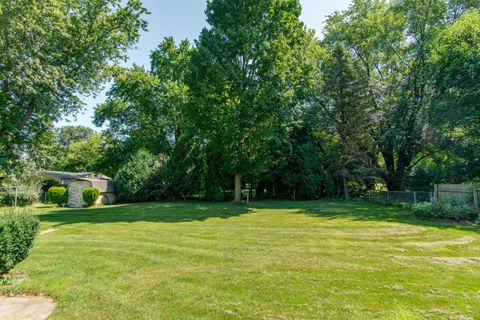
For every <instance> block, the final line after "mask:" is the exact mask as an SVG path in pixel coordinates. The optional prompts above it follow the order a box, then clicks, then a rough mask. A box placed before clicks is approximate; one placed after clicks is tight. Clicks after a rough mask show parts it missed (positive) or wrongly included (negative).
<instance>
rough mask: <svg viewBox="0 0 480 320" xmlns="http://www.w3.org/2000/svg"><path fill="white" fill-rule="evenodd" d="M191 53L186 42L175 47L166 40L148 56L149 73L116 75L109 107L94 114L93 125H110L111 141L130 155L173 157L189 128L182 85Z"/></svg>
mask: <svg viewBox="0 0 480 320" xmlns="http://www.w3.org/2000/svg"><path fill="white" fill-rule="evenodd" d="M191 50H192V49H191V43H190V42H189V41H187V40H185V41H182V42H180V43H179V44H178V45H176V43H175V41H174V40H173V38H165V39H164V40H163V41H162V43H161V44H160V45H159V46H158V47H157V49H155V50H154V51H153V52H152V54H151V56H150V58H151V70H150V71H146V70H145V69H143V68H141V67H138V66H134V67H132V68H130V69H123V68H118V69H117V70H116V72H115V74H114V77H113V85H112V88H111V89H110V91H109V92H108V99H107V101H106V102H105V103H104V104H101V105H99V106H98V107H97V108H96V111H95V123H96V124H97V125H98V126H102V125H104V124H106V125H107V128H106V134H107V136H108V137H110V140H113V141H117V142H118V141H120V142H122V145H123V146H124V147H126V148H127V149H129V150H130V151H131V152H134V151H136V150H138V149H142V148H143V149H147V150H149V151H151V152H153V153H155V154H158V153H164V154H170V153H171V151H172V150H173V148H174V145H175V142H176V141H178V140H179V139H180V138H181V135H182V131H183V130H185V127H186V124H185V121H184V120H183V119H184V109H185V106H186V104H187V103H188V102H189V95H188V87H187V85H186V84H185V82H184V80H185V75H186V73H187V72H188V70H189V69H188V68H189V63H190V55H191Z"/></svg>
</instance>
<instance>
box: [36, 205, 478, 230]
mask: <svg viewBox="0 0 480 320" xmlns="http://www.w3.org/2000/svg"><path fill="white" fill-rule="evenodd" d="M255 209H278V210H292V212H291V214H304V215H309V216H312V217H322V218H326V219H330V220H335V219H351V220H355V221H378V222H394V223H404V224H411V225H416V226H424V227H435V228H440V229H456V230H462V231H469V232H477V233H480V227H478V226H472V225H462V224H455V223H453V222H448V221H425V220H420V219H415V218H414V217H413V215H412V212H411V210H409V209H400V208H397V207H391V206H384V205H381V204H375V203H370V202H363V201H327V200H321V201H279V200H271V201H258V202H252V203H250V205H247V204H234V203H211V202H156V203H140V204H123V205H116V206H105V207H96V208H90V209H58V210H55V211H50V212H48V213H45V214H41V215H40V216H39V217H40V220H41V221H43V222H48V223H53V224H54V225H55V226H62V225H68V224H75V223H92V224H96V223H115V222H127V223H133V222H140V221H144V222H158V223H182V222H191V221H206V220H208V219H211V218H221V219H228V218H232V217H237V216H241V215H245V214H249V213H251V212H252V211H253V210H255Z"/></svg>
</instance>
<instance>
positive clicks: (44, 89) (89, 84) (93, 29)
mask: <svg viewBox="0 0 480 320" xmlns="http://www.w3.org/2000/svg"><path fill="white" fill-rule="evenodd" d="M146 12H147V11H146V9H145V8H143V6H142V4H141V2H140V1H139V0H128V1H122V0H90V1H83V0H0V156H3V157H11V156H12V155H13V154H15V152H17V151H18V150H19V149H21V148H23V147H25V146H28V145H30V144H31V143H32V141H34V140H35V139H36V138H37V137H38V136H39V135H41V134H42V133H43V132H44V131H45V130H46V129H48V128H49V127H51V126H52V124H53V123H54V122H55V121H57V120H59V119H61V118H62V116H65V115H69V114H72V113H75V112H76V111H78V110H79V109H81V108H82V102H81V100H80V98H79V96H81V95H83V94H90V93H92V92H94V91H95V90H96V89H97V88H98V86H99V84H100V83H101V82H102V81H103V79H104V76H105V75H106V71H107V70H108V69H109V66H110V65H111V63H115V62H116V61H118V60H121V59H125V58H126V51H127V49H128V48H129V47H130V46H132V45H133V44H134V43H135V42H136V41H137V40H138V38H139V35H140V31H141V30H142V29H145V28H146V22H145V21H144V20H143V19H142V16H143V15H144V14H145V13H146Z"/></svg>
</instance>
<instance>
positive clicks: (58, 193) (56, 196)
mask: <svg viewBox="0 0 480 320" xmlns="http://www.w3.org/2000/svg"><path fill="white" fill-rule="evenodd" d="M48 199H49V200H50V202H53V203H55V204H57V205H58V206H59V207H65V206H66V205H67V203H68V189H67V188H65V187H51V188H50V189H48Z"/></svg>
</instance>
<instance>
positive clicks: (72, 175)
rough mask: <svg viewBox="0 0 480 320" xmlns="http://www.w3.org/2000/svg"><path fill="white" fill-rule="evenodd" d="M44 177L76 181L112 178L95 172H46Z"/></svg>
mask: <svg viewBox="0 0 480 320" xmlns="http://www.w3.org/2000/svg"><path fill="white" fill-rule="evenodd" d="M43 176H44V177H45V178H46V179H61V180H76V179H84V178H92V179H93V178H100V179H107V180H111V178H109V177H107V176H106V175H103V174H101V173H95V172H63V171H44V173H43Z"/></svg>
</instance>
